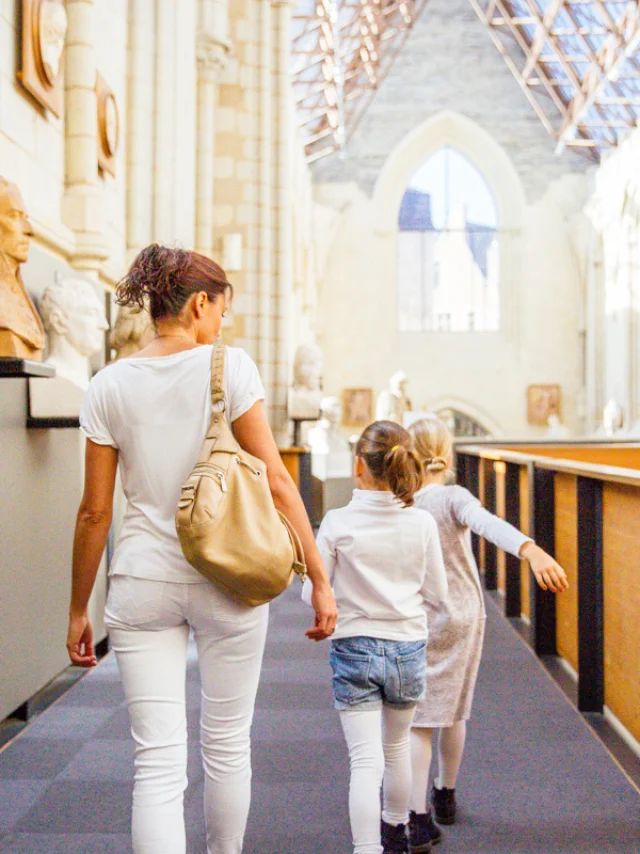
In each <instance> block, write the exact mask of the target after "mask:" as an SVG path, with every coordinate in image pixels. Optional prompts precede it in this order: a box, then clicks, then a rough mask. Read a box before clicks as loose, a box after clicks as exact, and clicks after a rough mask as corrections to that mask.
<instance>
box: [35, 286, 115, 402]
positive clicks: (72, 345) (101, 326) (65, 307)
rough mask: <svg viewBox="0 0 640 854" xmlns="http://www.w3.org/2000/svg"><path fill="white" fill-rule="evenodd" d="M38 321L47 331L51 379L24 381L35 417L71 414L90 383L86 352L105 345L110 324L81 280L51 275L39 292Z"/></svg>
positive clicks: (92, 289) (87, 354) (96, 297)
mask: <svg viewBox="0 0 640 854" xmlns="http://www.w3.org/2000/svg"><path fill="white" fill-rule="evenodd" d="M40 312H41V314H42V321H43V323H44V328H45V331H46V332H47V336H48V355H47V362H48V363H49V364H51V365H53V366H54V367H55V369H56V377H55V379H46V380H45V379H31V380H30V381H29V393H30V405H31V415H32V416H33V417H34V418H56V417H61V418H75V417H77V416H78V414H79V412H80V405H81V404H82V398H83V397H84V393H85V391H86V390H87V388H88V386H89V379H90V366H89V357H90V356H92V355H93V354H94V353H97V352H98V351H99V350H100V349H101V348H102V347H103V346H104V333H105V331H106V330H107V329H108V328H109V324H108V323H107V318H106V316H105V311H104V305H103V304H102V302H101V301H100V300H99V299H98V296H97V294H96V292H95V290H94V288H93V285H91V284H90V283H89V282H87V281H85V280H84V279H71V278H69V279H63V278H61V277H56V281H55V283H54V284H53V285H51V286H49V287H48V288H47V289H46V290H45V292H44V294H43V297H42V302H41V306H40Z"/></svg>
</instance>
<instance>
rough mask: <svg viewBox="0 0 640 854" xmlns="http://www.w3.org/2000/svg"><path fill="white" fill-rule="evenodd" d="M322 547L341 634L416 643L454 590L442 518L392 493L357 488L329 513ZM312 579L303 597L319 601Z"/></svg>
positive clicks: (320, 535)
mask: <svg viewBox="0 0 640 854" xmlns="http://www.w3.org/2000/svg"><path fill="white" fill-rule="evenodd" d="M317 543H318V548H319V550H320V554H321V556H322V559H323V561H324V564H325V567H326V569H327V572H328V573H329V578H330V579H331V581H332V584H333V589H334V594H335V597H336V603H337V606H338V624H337V626H336V631H335V634H334V635H333V638H336V639H337V638H345V637H355V636H364V637H374V638H381V639H385V640H398V641H412V640H422V639H426V638H427V636H428V627H427V609H426V608H425V603H426V602H430V603H431V604H432V605H433V606H435V607H437V605H438V603H439V602H442V601H443V600H444V599H445V598H446V595H447V576H446V572H445V568H444V561H443V558H442V550H441V548H440V538H439V536H438V529H437V526H436V523H435V520H434V519H433V517H432V516H431V514H429V513H425V511H424V510H419V509H418V508H417V507H403V505H402V504H401V502H400V501H398V500H397V499H396V498H395V496H394V495H393V493H391V492H379V491H373V490H362V489H356V490H354V493H353V498H352V500H351V502H350V503H349V504H348V505H347V506H346V507H341V508H340V509H339V510H330V511H329V513H327V515H326V516H325V518H324V520H323V522H322V525H321V526H320V530H319V532H318V538H317ZM312 589H313V588H312V585H311V582H310V581H308V580H307V582H305V585H304V588H303V592H302V598H303V600H304V601H306V602H307V603H308V604H310V603H311V593H312Z"/></svg>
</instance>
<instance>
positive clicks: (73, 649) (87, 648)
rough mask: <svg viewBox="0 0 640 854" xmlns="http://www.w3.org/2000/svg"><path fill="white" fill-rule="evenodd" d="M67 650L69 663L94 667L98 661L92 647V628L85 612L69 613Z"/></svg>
mask: <svg viewBox="0 0 640 854" xmlns="http://www.w3.org/2000/svg"><path fill="white" fill-rule="evenodd" d="M67 652H68V653H69V658H70V659H71V663H72V664H76V665H77V666H78V667H95V666H96V664H97V663H98V659H97V658H96V654H95V651H94V648H93V628H92V626H91V623H90V622H89V618H88V616H87V615H86V614H70V615H69V631H68V632H67Z"/></svg>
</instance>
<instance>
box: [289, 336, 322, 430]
mask: <svg viewBox="0 0 640 854" xmlns="http://www.w3.org/2000/svg"><path fill="white" fill-rule="evenodd" d="M321 401H322V351H321V350H320V348H319V347H317V346H315V345H314V344H302V345H301V346H300V347H298V349H297V350H296V353H295V356H294V361H293V386H292V387H291V388H290V389H289V418H293V419H299V420H304V419H307V420H309V421H313V420H315V419H316V418H318V417H319V416H320V403H321Z"/></svg>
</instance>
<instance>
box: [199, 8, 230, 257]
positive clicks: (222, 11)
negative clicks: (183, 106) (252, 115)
mask: <svg viewBox="0 0 640 854" xmlns="http://www.w3.org/2000/svg"><path fill="white" fill-rule="evenodd" d="M228 53H229V10H228V6H227V3H226V0H200V7H199V28H198V40H197V60H198V145H197V154H196V156H197V160H196V174H197V182H196V248H197V250H198V252H201V253H202V254H203V255H208V256H209V257H211V255H212V254H213V248H214V246H213V221H214V218H213V204H214V192H213V190H214V186H213V185H214V175H215V170H214V160H215V110H216V82H217V78H218V73H219V71H220V70H221V69H222V68H224V66H225V64H226V61H227V56H228Z"/></svg>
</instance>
